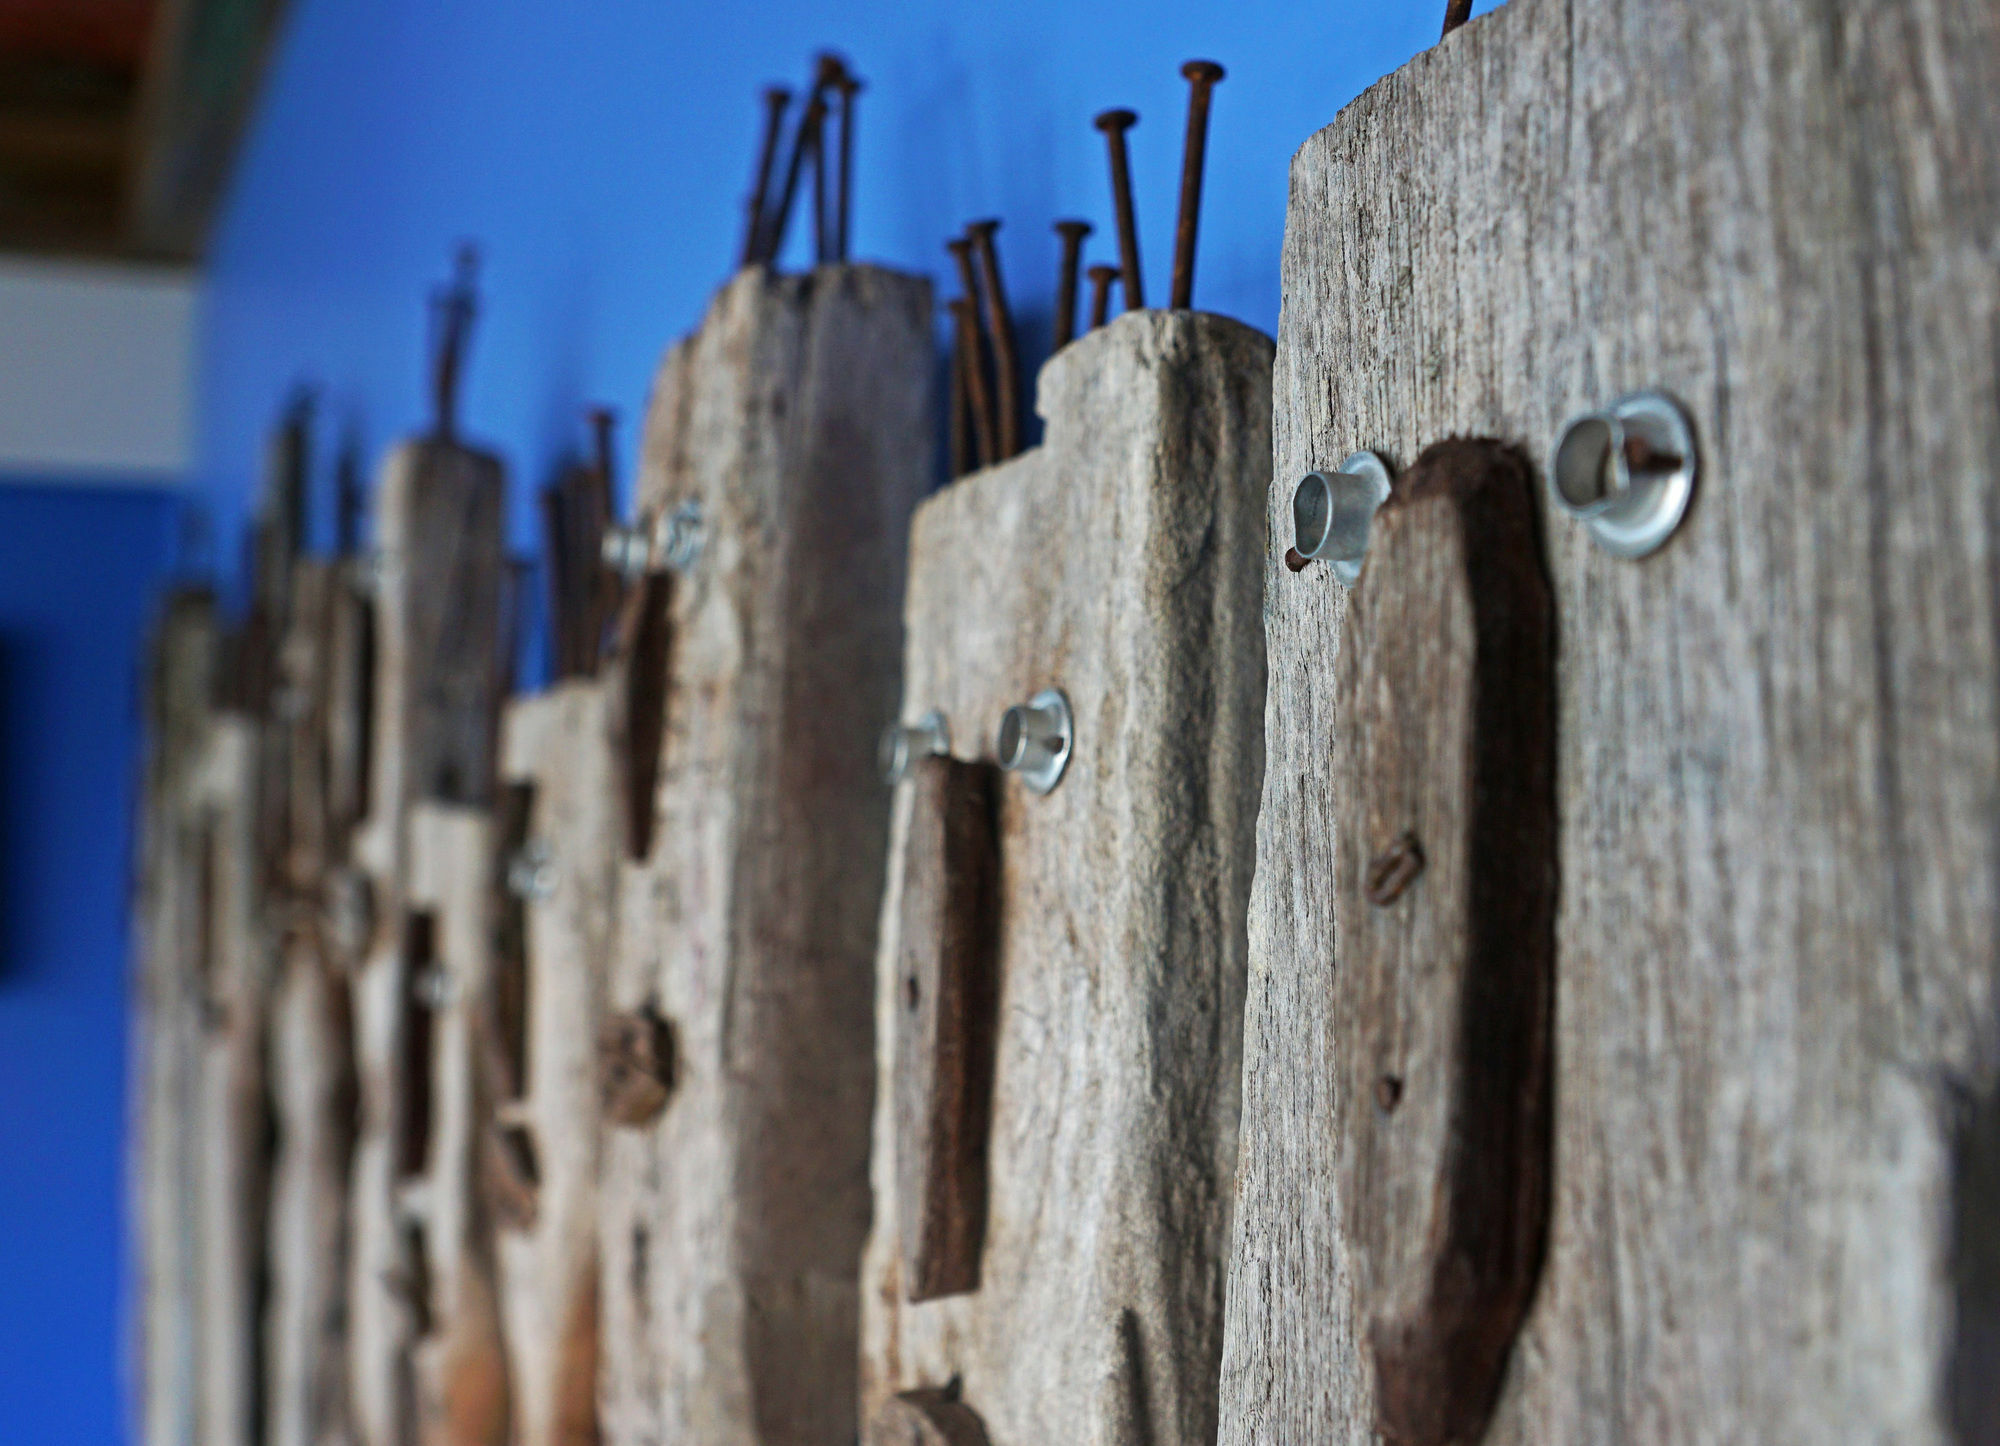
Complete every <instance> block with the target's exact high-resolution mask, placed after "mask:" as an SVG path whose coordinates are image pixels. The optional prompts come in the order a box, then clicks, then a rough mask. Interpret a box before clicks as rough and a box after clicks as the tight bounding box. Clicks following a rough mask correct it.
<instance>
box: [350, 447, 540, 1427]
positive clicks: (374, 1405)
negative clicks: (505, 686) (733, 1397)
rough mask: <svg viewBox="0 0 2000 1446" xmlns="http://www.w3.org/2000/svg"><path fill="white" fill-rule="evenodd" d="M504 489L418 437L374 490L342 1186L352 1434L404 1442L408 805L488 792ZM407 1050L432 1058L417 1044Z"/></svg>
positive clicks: (409, 1296) (417, 1268) (492, 468)
mask: <svg viewBox="0 0 2000 1446" xmlns="http://www.w3.org/2000/svg"><path fill="white" fill-rule="evenodd" d="M502 489H503V481H502V475H501V468H500V463H499V462H498V460H497V459H495V458H493V457H490V456H487V455H485V454H483V453H479V452H473V451H469V450H466V449H464V448H461V447H457V446H453V445H451V444H448V443H443V442H436V441H416V442H409V443H406V444H404V445H402V446H400V447H398V448H397V449H396V450H395V451H394V452H392V453H391V454H390V456H389V458H388V461H387V463H386V464H385V466H384V468H383V474H382V485H381V487H380V489H379V493H378V500H377V513H376V556H375V563H374V567H373V573H374V603H375V607H374V617H373V625H372V634H373V637H372V647H371V653H372V657H373V676H372V684H371V686H370V688H369V690H368V691H369V694H370V698H369V703H370V707H371V709H372V711H373V714H374V722H373V724H372V726H371V727H370V729H369V743H368V748H367V756H368V771H369V781H368V789H367V795H368V796H367V810H368V811H367V816H366V818H365V819H364V820H363V821H362V823H361V825H360V827H359V828H358V829H357V831H356V834H355V840H354V856H355V862H356V864H357V865H358V866H359V869H360V878H361V880H362V881H363V886H362V887H360V888H358V889H357V890H356V891H355V893H356V896H357V899H358V901H359V904H360V907H359V908H358V909H357V912H359V913H361V914H363V915H365V916H366V926H367V937H368V945H367V952H366V957H365V958H364V960H363V962H362V965H361V968H360V970H359V972H358V973H357V975H356V977H355V979H354V985H353V996H354V1030H355V1054H356V1069H357V1072H358V1077H359V1081H360V1092H361V1119H360V1126H359V1129H360V1135H359V1140H358V1142H357V1144H356V1146H355V1154H354V1168H353V1181H352V1185H351V1188H350V1193H349V1200H348V1205H349V1219H350V1222H351V1223H350V1229H351V1232H352V1238H351V1250H350V1262H349V1271H348V1300H349V1340H348V1346H349V1350H348V1362H349V1364H348V1386H349V1391H350V1393H351V1403H352V1407H353V1422H354V1430H355V1435H356V1438H357V1440H358V1441H359V1442H360V1443H361V1446H409V1442H410V1441H411V1440H413V1439H414V1437H415V1431H416V1409H417V1403H416V1399H415V1395H414V1391H413V1382H412V1379H411V1374H410V1371H411V1360H410V1355H409V1353H410V1347H411V1343H412V1342H413V1341H414V1339H415V1338H416V1336H417V1335H418V1334H419V1332H420V1327H421V1324H422V1316H423V1314H424V1312H423V1310H422V1305H423V1301H422V1296H423V1293H424V1291H423V1284H422V1276H423V1274H424V1273H425V1262H424V1260H423V1259H421V1258H420V1257H419V1256H418V1254H417V1252H416V1249H415V1246H416V1243H417V1236H416V1235H415V1234H414V1233H413V1232H412V1231H411V1230H409V1229H406V1228H405V1227H406V1223H407V1222H406V1221H405V1219H404V1212H403V1211H402V1209H401V1207H400V1206H399V1204H398V1194H399V1187H400V1185H401V1183H402V1182H403V1181H404V1180H405V1179H407V1178H409V1177H412V1176H414V1175H417V1174H419V1173H420V1172H421V1171H422V1168H423V1165H424V1159H423V1152H422V1151H421V1150H419V1149H417V1148H416V1146H417V1145H418V1144H419V1143H420V1141H419V1140H418V1139H417V1138H416V1135H417V1134H418V1133H419V1132H420V1130H422V1129H423V1128H424V1127H425V1122H426V1121H428V1118H429V1105H430V1102H429V1100H428V1098H427V1097H426V1096H425V1094H424V1093H423V1085H422V1083H421V1081H418V1080H413V1059H412V1053H413V1051H419V1049H420V1046H419V1042H418V1041H416V1040H413V1039H412V1038H411V1036H410V1032H409V1030H408V1028H407V1027H406V1026H407V1024H408V1023H409V1021H410V1019H411V1017H412V1016H413V1015H414V1014H415V1013H416V1008H415V1005H414V1004H413V1002H412V1000H413V996H412V994H411V978H410V969H409V963H408V958H407V955H408V954H409V952H410V949H411V946H412V944H413V942H415V939H414V937H413V936H415V935H416V934H419V933H420V932H421V930H419V929H413V927H412V925H413V922H414V921H413V920H412V919H411V918H410V917H409V911H408V909H407V908H406V904H405V900H404V891H405V888H406V884H407V878H408V873H409V869H410V864H411V859H410V847H409V813H410V809H411V806H412V805H413V804H414V803H415V802H417V801H419V800H426V799H429V800H437V801H442V802H447V803H459V804H479V803H482V802H485V801H487V799H488V797H489V795H490V794H491V791H492V787H493V782H494V777H495V773H496V770H495V767H494V764H495V758H494V741H495V734H496V733H497V730H498V720H499V705H500V698H499V688H500V664H501V643H500V636H499V633H500V595H501V585H502V577H503V573H504V553H503V543H502V525H501V524H502V517H503V511H502ZM414 1062H416V1063H424V1064H425V1065H426V1068H427V1062H426V1061H423V1060H422V1057H421V1053H420V1052H419V1053H418V1054H417V1059H416V1061H414Z"/></svg>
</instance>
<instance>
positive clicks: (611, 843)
mask: <svg viewBox="0 0 2000 1446" xmlns="http://www.w3.org/2000/svg"><path fill="white" fill-rule="evenodd" d="M611 702H612V694H611V691H610V690H609V689H608V688H607V686H606V684H605V683H604V682H602V681H588V680H577V681H571V682H567V683H562V684H558V685H557V686H555V687H554V688H552V689H550V691H548V692H547V693H543V694H540V695H537V696H535V697H531V698H517V699H515V700H513V701H512V702H510V703H509V704H508V705H507V710H506V712H505V714H504V715H503V718H502V722H501V735H502V736H501V780H502V784H503V786H504V787H506V788H507V789H508V790H509V791H510V792H520V793H521V794H523V798H522V800H521V801H522V802H523V803H524V804H526V805H527V807H526V810H525V813H526V817H525V821H524V826H523V827H522V828H521V829H520V833H521V835H522V837H521V842H522V843H523V844H524V845H526V846H527V848H528V849H529V850H530V852H529V853H527V854H526V855H525V856H524V857H526V858H529V859H537V858H538V859H540V860H541V862H540V876H539V877H537V878H533V879H520V880H517V883H519V884H521V885H523V886H525V887H524V889H523V892H524V894H525V897H522V898H519V899H518V900H516V902H515V907H518V908H519V909H520V910H521V911H522V913H523V914H524V916H525V917H524V919H523V921H522V922H523V925H524V927H523V930H522V936H521V944H522V948H521V951H520V957H518V958H514V959H504V958H503V959H502V960H501V961H500V967H502V968H503V969H513V970H516V971H518V974H519V981H520V993H521V995H522V996H523V998H524V1000H525V1009H524V1010H523V1011H522V1012H521V1014H520V1016H519V1018H518V1023H517V1024H515V1025H514V1027H516V1028H518V1035H510V1037H506V1038H502V1039H500V1040H498V1041H497V1043H498V1045H499V1047H500V1050H501V1053H502V1055H503V1056H504V1057H505V1058H506V1060H507V1065H508V1068H507V1069H506V1071H504V1073H506V1074H510V1075H514V1077H515V1080H516V1081H517V1092H516V1093H515V1095H514V1097H513V1098H502V1099H500V1100H499V1101H498V1104H497V1108H496V1111H495V1116H496V1117H495V1120H494V1125H493V1128H495V1129H496V1130H498V1131H500V1132H501V1133H502V1135H503V1136H504V1143H500V1142H496V1148H497V1149H498V1150H499V1151H500V1153H499V1154H498V1155H497V1157H496V1158H498V1159H500V1160H503V1161H510V1162H513V1164H514V1166H515V1168H516V1169H519V1168H521V1167H522V1166H525V1167H526V1170H527V1174H528V1178H527V1179H526V1180H524V1181H521V1182H520V1183H521V1184H523V1185H525V1187H526V1189H525V1191H524V1192H516V1193H515V1194H513V1195H512V1196H511V1197H510V1198H513V1199H514V1200H515V1201H516V1202H517V1203H516V1205H515V1206H514V1208H513V1213H512V1216H511V1218H510V1217H509V1216H508V1215H506V1214H500V1215H499V1217H498V1219H497V1224H498V1228H499V1232H500V1234H499V1264H500V1289H501V1308H502V1319H503V1323H504V1325H505V1327H506V1337H507V1359H508V1363H509V1380H510V1382H511V1385H512V1392H513V1399H514V1436H513V1439H514V1442H515V1443H516V1446H590V1443H594V1442H595V1441H596V1440H597V1439H598V1431H597V1349H598V1347H597V1339H598V1331H597V1298H598V1280H597V1273H598V1255H597V1170H598V1129H599V1108H598V1098H599V1095H598V1062H597V1037H598V1030H599V1026H600V1023H601V1019H602V1015H603V1011H604V992H605V987H606V983H607V980H608V978H609V974H610V968H611V953H612V948H613V939H612V930H613V928H614V926H615V925H616V923H617V909H616V903H617V893H616V890H617V885H618V872H619V860H620V858H621V856H622V853H623V844H624V841H625V826H626V821H627V811H626V809H625V807H624V802H625V801H624V799H623V797H622V796H621V795H620V793H619V791H618V788H617V786H616V779H615V776H614V770H613V766H612V746H611V745H612V720H611V717H610V704H611ZM517 857H523V856H517ZM510 1024H514V1022H513V1021H510ZM523 1065H524V1066H525V1068H524V1069H523V1068H522V1066H523ZM517 1070H519V1071H520V1072H519V1073H516V1071H517ZM522 1206H525V1209H523V1208H521V1207H522ZM496 1213H497V1212H496Z"/></svg>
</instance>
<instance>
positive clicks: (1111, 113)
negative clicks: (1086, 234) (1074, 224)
mask: <svg viewBox="0 0 2000 1446" xmlns="http://www.w3.org/2000/svg"><path fill="white" fill-rule="evenodd" d="M1138 123H1139V115H1138V112H1137V111H1129V110H1107V111H1105V112H1103V113H1102V114H1100V115H1099V116H1098V117H1097V120H1096V121H1095V122H1094V124H1095V125H1096V127H1097V128H1098V129H1099V130H1101V131H1103V132H1104V139H1105V144H1106V146H1107V147H1108V149H1109V150H1110V153H1111V205H1112V209H1113V211H1114V213H1115V214H1116V216H1117V218H1118V270H1119V273H1120V279H1121V280H1122V281H1123V282H1124V291H1125V309H1126V310H1127V311H1137V310H1139V309H1140V308H1141V307H1143V306H1144V305H1145V304H1146V288H1145V286H1144V285H1143V284H1142V283H1141V282H1140V280H1139V223H1138V221H1136V220H1135V219H1133V215H1132V161H1131V157H1130V156H1129V155H1128V153H1127V152H1126V148H1125V132H1127V131H1129V130H1130V129H1132V127H1133V126H1135V125H1137V124H1138Z"/></svg>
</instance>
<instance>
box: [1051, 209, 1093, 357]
mask: <svg viewBox="0 0 2000 1446" xmlns="http://www.w3.org/2000/svg"><path fill="white" fill-rule="evenodd" d="M1089 234H1090V223H1089V222H1088V221H1058V222H1056V235H1058V236H1060V237H1062V265H1061V268H1060V269H1059V270H1058V271H1057V272H1056V324H1055V335H1054V337H1053V338H1052V339H1051V350H1054V351H1061V350H1062V349H1063V348H1064V347H1066V346H1068V345H1069V344H1070V342H1071V341H1072V340H1074V339H1075V337H1076V270H1077V266H1078V265H1079V264H1080V263H1081V262H1082V260H1083V238H1084V237H1086V236H1088V235H1089Z"/></svg>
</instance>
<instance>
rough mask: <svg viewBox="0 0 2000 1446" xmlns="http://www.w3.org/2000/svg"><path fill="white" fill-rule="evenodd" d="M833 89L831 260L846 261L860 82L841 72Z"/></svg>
mask: <svg viewBox="0 0 2000 1446" xmlns="http://www.w3.org/2000/svg"><path fill="white" fill-rule="evenodd" d="M834 89H836V90H838V91H839V92H840V185H839V192H838V195H839V199H838V202H837V209H836V210H835V212H834V226H833V239H834V252H833V259H834V260H836V261H845V260H846V259H847V246H848V240H849V238H850V237H851V236H852V234H853V233H852V231H851V230H850V229H849V219H848V207H849V204H850V201H851V198H852V197H853V195H854V180H853V177H854V97H855V96H857V95H859V94H860V93H861V81H860V80H859V79H858V78H857V77H856V76H855V74H854V72H853V71H851V70H846V69H843V70H842V71H841V72H840V79H839V80H838V81H836V82H835V83H834Z"/></svg>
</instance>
